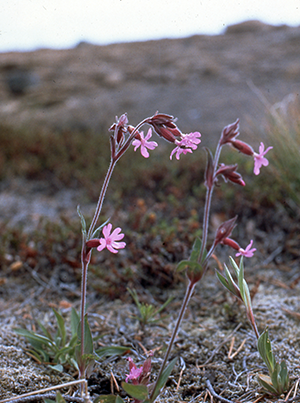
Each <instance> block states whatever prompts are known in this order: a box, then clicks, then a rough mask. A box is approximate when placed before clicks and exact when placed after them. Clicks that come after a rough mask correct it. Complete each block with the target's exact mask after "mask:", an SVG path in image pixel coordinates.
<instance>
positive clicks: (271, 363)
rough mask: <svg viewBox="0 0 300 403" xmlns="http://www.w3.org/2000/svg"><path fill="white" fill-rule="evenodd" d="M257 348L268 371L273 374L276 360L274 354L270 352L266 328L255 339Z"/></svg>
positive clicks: (270, 347)
mask: <svg viewBox="0 0 300 403" xmlns="http://www.w3.org/2000/svg"><path fill="white" fill-rule="evenodd" d="M257 349H258V352H259V355H260V356H261V358H262V359H263V361H264V363H265V364H266V366H267V367H268V370H269V373H270V374H273V372H274V368H275V364H276V362H275V357H274V354H273V353H272V346H271V342H270V339H269V332H268V328H267V329H266V330H265V331H264V332H263V333H262V334H261V335H260V337H259V339H258V341H257Z"/></svg>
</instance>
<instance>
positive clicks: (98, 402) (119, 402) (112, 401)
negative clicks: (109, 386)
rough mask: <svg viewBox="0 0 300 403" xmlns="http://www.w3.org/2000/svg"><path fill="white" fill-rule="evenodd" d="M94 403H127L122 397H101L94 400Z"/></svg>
mask: <svg viewBox="0 0 300 403" xmlns="http://www.w3.org/2000/svg"><path fill="white" fill-rule="evenodd" d="M94 403H125V402H124V400H123V399H122V398H121V397H120V396H114V395H101V396H98V397H97V398H96V399H95V400H94Z"/></svg>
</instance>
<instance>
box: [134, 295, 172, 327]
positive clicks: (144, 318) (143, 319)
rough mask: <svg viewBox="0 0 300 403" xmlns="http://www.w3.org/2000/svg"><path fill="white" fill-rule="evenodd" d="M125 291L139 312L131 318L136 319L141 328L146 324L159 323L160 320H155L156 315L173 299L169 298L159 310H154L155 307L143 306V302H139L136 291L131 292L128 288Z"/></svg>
mask: <svg viewBox="0 0 300 403" xmlns="http://www.w3.org/2000/svg"><path fill="white" fill-rule="evenodd" d="M127 290H128V292H129V294H130V295H131V296H132V298H133V300H134V302H135V305H136V306H137V308H138V310H139V315H138V316H137V315H135V316H133V318H135V319H137V320H138V321H139V322H140V323H141V326H142V327H144V326H145V325H147V324H155V323H158V322H159V321H160V318H156V317H157V315H159V314H160V313H161V312H162V311H163V310H164V309H165V307H166V306H167V305H168V304H169V303H170V302H171V301H172V299H173V297H170V298H168V299H167V301H166V302H164V303H163V304H162V305H161V306H160V307H159V308H155V306H153V305H151V304H144V303H143V302H140V301H139V297H138V295H137V292H136V290H134V289H133V290H131V289H130V288H127Z"/></svg>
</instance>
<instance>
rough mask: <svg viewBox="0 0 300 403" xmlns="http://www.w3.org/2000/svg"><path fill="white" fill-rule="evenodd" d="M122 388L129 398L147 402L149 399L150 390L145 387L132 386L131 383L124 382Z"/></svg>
mask: <svg viewBox="0 0 300 403" xmlns="http://www.w3.org/2000/svg"><path fill="white" fill-rule="evenodd" d="M122 388H123V389H124V390H125V392H126V393H128V394H129V396H131V397H134V398H135V399H139V400H145V399H147V397H148V388H147V386H145V385H132V384H130V383H126V382H122Z"/></svg>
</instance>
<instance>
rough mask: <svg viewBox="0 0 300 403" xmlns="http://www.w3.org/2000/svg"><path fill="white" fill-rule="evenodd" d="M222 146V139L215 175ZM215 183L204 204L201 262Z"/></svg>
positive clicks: (208, 188)
mask: <svg viewBox="0 0 300 403" xmlns="http://www.w3.org/2000/svg"><path fill="white" fill-rule="evenodd" d="M221 149H222V146H221V145H220V141H219V143H218V145H217V148H216V153H215V157H214V162H213V164H214V171H213V176H215V173H216V170H217V168H218V163H219V159H220V154H221ZM214 187H215V185H214V183H212V186H211V187H207V190H206V196H205V204H204V216H203V232H202V245H201V249H200V254H199V262H201V261H202V257H203V253H204V251H205V249H206V244H207V236H208V227H209V215H210V208H211V200H212V195H213V191H214Z"/></svg>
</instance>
